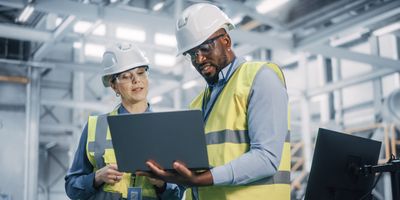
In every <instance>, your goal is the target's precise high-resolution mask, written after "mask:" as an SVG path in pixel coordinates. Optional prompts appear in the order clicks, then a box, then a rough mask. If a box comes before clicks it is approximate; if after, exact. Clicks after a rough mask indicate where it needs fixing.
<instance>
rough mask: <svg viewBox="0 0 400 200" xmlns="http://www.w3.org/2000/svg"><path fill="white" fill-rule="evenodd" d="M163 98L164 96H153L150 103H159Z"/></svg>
mask: <svg viewBox="0 0 400 200" xmlns="http://www.w3.org/2000/svg"><path fill="white" fill-rule="evenodd" d="M162 100H163V97H162V96H156V97H153V98H151V100H150V103H151V104H157V103H160V102H161V101H162Z"/></svg>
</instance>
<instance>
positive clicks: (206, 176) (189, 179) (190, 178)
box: [136, 160, 213, 186]
mask: <svg viewBox="0 0 400 200" xmlns="http://www.w3.org/2000/svg"><path fill="white" fill-rule="evenodd" d="M146 165H147V166H148V167H149V169H150V170H151V171H152V174H150V173H146V172H137V173H136V175H141V176H148V177H155V178H159V179H162V180H164V181H166V182H170V183H176V184H179V185H184V186H207V185H212V184H213V178H212V175H211V172H210V171H209V170H207V171H205V172H201V173H197V172H193V171H191V170H189V169H188V168H187V167H186V166H185V165H184V164H183V163H182V162H179V161H175V162H174V163H173V168H174V169H175V170H176V172H177V173H173V172H167V171H165V170H163V169H162V168H161V167H160V165H159V164H158V163H156V162H155V161H152V160H151V161H147V162H146Z"/></svg>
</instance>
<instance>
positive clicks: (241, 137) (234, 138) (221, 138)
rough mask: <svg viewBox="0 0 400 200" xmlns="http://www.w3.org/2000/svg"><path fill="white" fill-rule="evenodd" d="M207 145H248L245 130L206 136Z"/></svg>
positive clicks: (225, 131) (248, 140)
mask: <svg viewBox="0 0 400 200" xmlns="http://www.w3.org/2000/svg"><path fill="white" fill-rule="evenodd" d="M206 143H207V144H223V143H236V144H241V143H250V139H249V134H247V130H245V131H243V130H222V131H217V132H211V133H207V134H206Z"/></svg>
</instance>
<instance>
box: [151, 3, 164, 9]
mask: <svg viewBox="0 0 400 200" xmlns="http://www.w3.org/2000/svg"><path fill="white" fill-rule="evenodd" d="M164 4H165V2H164V1H160V2H158V3H156V4H154V6H153V10H154V11H159V10H161V8H163V7H164Z"/></svg>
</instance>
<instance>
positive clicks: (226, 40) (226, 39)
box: [222, 34, 232, 49]
mask: <svg viewBox="0 0 400 200" xmlns="http://www.w3.org/2000/svg"><path fill="white" fill-rule="evenodd" d="M222 42H223V44H224V46H225V47H226V49H230V48H231V47H232V40H231V36H229V35H228V34H226V35H225V36H224V37H223V40H222Z"/></svg>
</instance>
